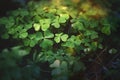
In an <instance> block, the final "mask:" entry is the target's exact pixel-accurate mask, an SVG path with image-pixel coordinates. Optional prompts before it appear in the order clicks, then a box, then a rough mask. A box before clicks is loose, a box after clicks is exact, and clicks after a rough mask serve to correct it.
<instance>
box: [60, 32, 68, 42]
mask: <svg viewBox="0 0 120 80" xmlns="http://www.w3.org/2000/svg"><path fill="white" fill-rule="evenodd" d="M67 39H68V35H67V34H63V35H62V36H61V40H62V41H64V42H65V41H67Z"/></svg>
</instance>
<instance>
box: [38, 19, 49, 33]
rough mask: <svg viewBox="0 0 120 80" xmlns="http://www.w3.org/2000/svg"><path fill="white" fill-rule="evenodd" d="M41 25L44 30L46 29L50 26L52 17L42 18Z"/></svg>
mask: <svg viewBox="0 0 120 80" xmlns="http://www.w3.org/2000/svg"><path fill="white" fill-rule="evenodd" d="M39 22H40V26H41V29H42V31H46V30H47V29H48V28H49V27H50V23H51V20H50V19H41V20H40V21H39Z"/></svg>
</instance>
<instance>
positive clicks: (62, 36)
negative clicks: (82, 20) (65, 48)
mask: <svg viewBox="0 0 120 80" xmlns="http://www.w3.org/2000/svg"><path fill="white" fill-rule="evenodd" d="M67 39H68V35H67V34H63V33H59V34H55V38H54V40H55V42H56V43H60V41H61V40H62V41H63V42H65V41H67Z"/></svg>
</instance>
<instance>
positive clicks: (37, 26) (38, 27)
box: [33, 23, 40, 31]
mask: <svg viewBox="0 0 120 80" xmlns="http://www.w3.org/2000/svg"><path fill="white" fill-rule="evenodd" d="M33 27H34V29H35V31H39V30H40V24H38V23H34V24H33Z"/></svg>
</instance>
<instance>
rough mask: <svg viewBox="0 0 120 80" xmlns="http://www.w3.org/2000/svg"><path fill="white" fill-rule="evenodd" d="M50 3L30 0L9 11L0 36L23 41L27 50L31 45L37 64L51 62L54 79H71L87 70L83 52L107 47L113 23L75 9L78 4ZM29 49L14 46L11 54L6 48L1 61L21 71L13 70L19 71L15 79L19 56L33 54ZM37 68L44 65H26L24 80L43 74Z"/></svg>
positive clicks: (1, 24) (2, 22)
mask: <svg viewBox="0 0 120 80" xmlns="http://www.w3.org/2000/svg"><path fill="white" fill-rule="evenodd" d="M66 2H67V1H66ZM48 3H49V2H46V1H40V2H39V1H38V2H34V1H30V2H29V3H28V4H27V6H26V8H25V9H24V8H19V9H17V10H14V11H11V12H9V15H8V17H2V18H0V27H4V31H3V32H2V35H0V36H1V38H2V39H13V38H14V39H16V40H19V41H20V42H21V44H20V45H23V46H24V48H25V49H27V48H30V50H31V52H32V57H33V59H32V60H31V61H33V63H34V64H37V63H41V62H43V63H45V62H48V63H49V68H51V69H52V70H51V71H50V72H51V75H52V80H69V76H71V75H72V74H73V73H74V72H78V71H82V70H85V66H84V63H83V62H82V61H81V57H83V56H82V54H85V55H86V54H89V53H92V52H94V51H97V50H98V49H102V48H103V47H104V46H103V45H102V39H103V36H105V35H110V34H111V23H110V22H109V21H108V17H107V16H105V17H103V16H102V17H101V16H100V15H97V16H100V18H99V19H97V18H94V17H91V16H94V15H93V14H89V16H88V15H86V14H85V15H78V14H79V13H80V12H79V11H77V9H75V10H73V8H74V7H75V6H73V7H69V6H66V5H58V6H56V5H55V4H53V3H52V1H51V2H50V3H49V4H48ZM68 8H69V10H68ZM74 12H76V13H77V14H76V13H74ZM95 16H96V15H95ZM36 46H37V47H38V48H36ZM29 52H30V51H25V50H21V49H20V47H14V48H12V52H10V54H9V51H8V50H5V51H3V52H2V53H1V55H2V57H5V61H3V63H1V61H0V64H1V65H3V66H5V67H9V66H15V67H16V69H17V70H15V71H17V72H13V73H16V75H17V74H18V77H17V79H15V80H21V78H19V77H21V76H22V74H21V73H20V71H19V70H21V69H19V67H18V66H17V64H16V59H21V58H22V57H23V56H25V55H30V54H29ZM115 52H116V51H115V49H112V50H110V51H109V53H111V54H112V53H115ZM11 54H12V56H11ZM73 55H74V56H73ZM13 59H15V60H13ZM4 63H6V64H4ZM17 67H18V68H17ZM2 68H4V67H2ZM4 70H5V69H4ZM24 70H25V71H24ZM37 70H38V71H40V67H38V66H36V65H30V66H29V65H28V66H27V67H24V69H23V72H24V76H23V77H24V79H22V80H37V79H36V78H35V79H34V78H32V77H30V76H31V75H32V76H35V77H36V75H39V74H40V73H39V72H37ZM13 71H14V70H13ZM32 72H34V73H35V74H33V73H32ZM26 74H27V75H26ZM13 75H15V74H13ZM37 77H38V76H37ZM2 80H11V79H2Z"/></svg>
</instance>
